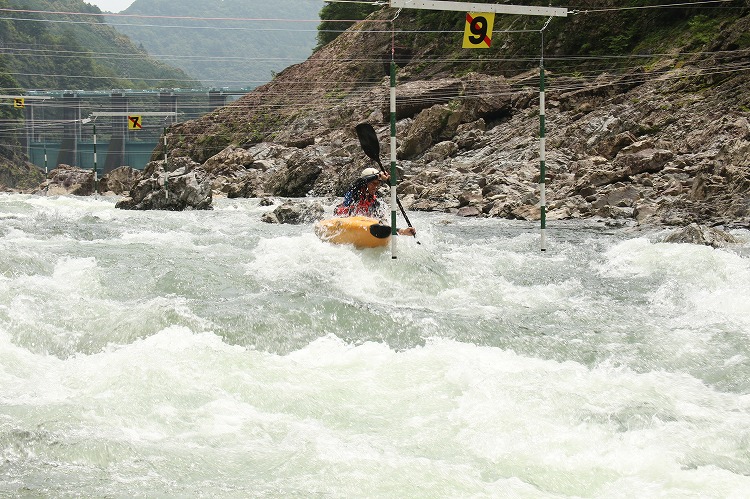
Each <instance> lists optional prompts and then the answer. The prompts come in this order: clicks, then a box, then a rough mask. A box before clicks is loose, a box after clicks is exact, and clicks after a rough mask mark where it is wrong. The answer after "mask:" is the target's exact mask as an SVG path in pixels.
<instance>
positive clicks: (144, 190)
mask: <svg viewBox="0 0 750 499" xmlns="http://www.w3.org/2000/svg"><path fill="white" fill-rule="evenodd" d="M166 166H167V168H168V169H165V163H164V161H152V162H150V163H149V164H148V165H147V166H146V168H145V169H144V171H143V175H142V176H141V177H140V179H139V180H138V181H137V182H136V183H135V184H133V185H132V186H131V187H130V197H129V198H126V199H123V200H121V201H119V202H118V203H117V204H116V205H115V207H116V208H121V209H124V210H169V211H183V210H188V209H192V210H210V209H211V208H212V201H213V196H212V192H211V180H210V178H209V177H208V176H207V175H206V173H205V170H203V169H201V168H197V166H198V165H197V164H196V163H194V162H192V161H190V160H188V159H186V158H181V159H180V160H174V161H170V162H169V164H168V165H166Z"/></svg>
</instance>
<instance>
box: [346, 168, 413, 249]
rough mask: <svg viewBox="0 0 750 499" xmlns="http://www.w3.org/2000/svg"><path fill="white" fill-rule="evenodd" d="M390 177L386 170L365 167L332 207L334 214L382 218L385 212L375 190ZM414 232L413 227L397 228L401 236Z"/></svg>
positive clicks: (410, 234)
mask: <svg viewBox="0 0 750 499" xmlns="http://www.w3.org/2000/svg"><path fill="white" fill-rule="evenodd" d="M390 179H391V176H390V175H389V174H388V173H386V172H379V171H378V170H377V169H375V168H365V169H364V170H362V173H361V174H360V176H359V178H358V179H357V180H355V181H354V183H353V184H352V186H351V187H349V190H347V191H346V194H344V201H343V202H342V203H341V204H340V205H338V206H336V208H335V209H334V211H333V213H334V215H336V216H337V217H352V216H356V215H360V216H365V217H371V218H377V219H378V220H382V219H383V218H384V217H385V214H384V212H383V206H382V204H381V203H380V201H378V196H377V191H378V187H380V183H381V182H388V181H389V180H390ZM416 233H417V231H416V230H415V229H414V227H408V228H406V229H398V234H399V235H401V236H413V235H415V234H416Z"/></svg>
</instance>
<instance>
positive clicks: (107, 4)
mask: <svg viewBox="0 0 750 499" xmlns="http://www.w3.org/2000/svg"><path fill="white" fill-rule="evenodd" d="M84 1H85V2H86V3H90V4H91V5H96V6H97V7H99V8H100V9H102V11H103V12H121V11H123V10H125V9H127V8H128V7H130V4H131V3H133V2H134V0H84Z"/></svg>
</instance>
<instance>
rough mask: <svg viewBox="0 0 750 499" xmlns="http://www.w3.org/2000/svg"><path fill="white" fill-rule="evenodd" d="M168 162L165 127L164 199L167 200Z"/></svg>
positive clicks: (165, 131)
mask: <svg viewBox="0 0 750 499" xmlns="http://www.w3.org/2000/svg"><path fill="white" fill-rule="evenodd" d="M168 166H169V160H168V159H167V127H164V197H165V198H166V199H169V168H167V167H168Z"/></svg>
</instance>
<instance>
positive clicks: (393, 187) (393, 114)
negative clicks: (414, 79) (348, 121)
mask: <svg viewBox="0 0 750 499" xmlns="http://www.w3.org/2000/svg"><path fill="white" fill-rule="evenodd" d="M397 183H398V182H397V179H396V61H395V60H394V58H393V51H391V259H394V260H395V259H396V240H397V239H398V238H397V237H396V235H397V234H398V229H397V228H396V206H397V205H398V198H397V197H396V185H397Z"/></svg>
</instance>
